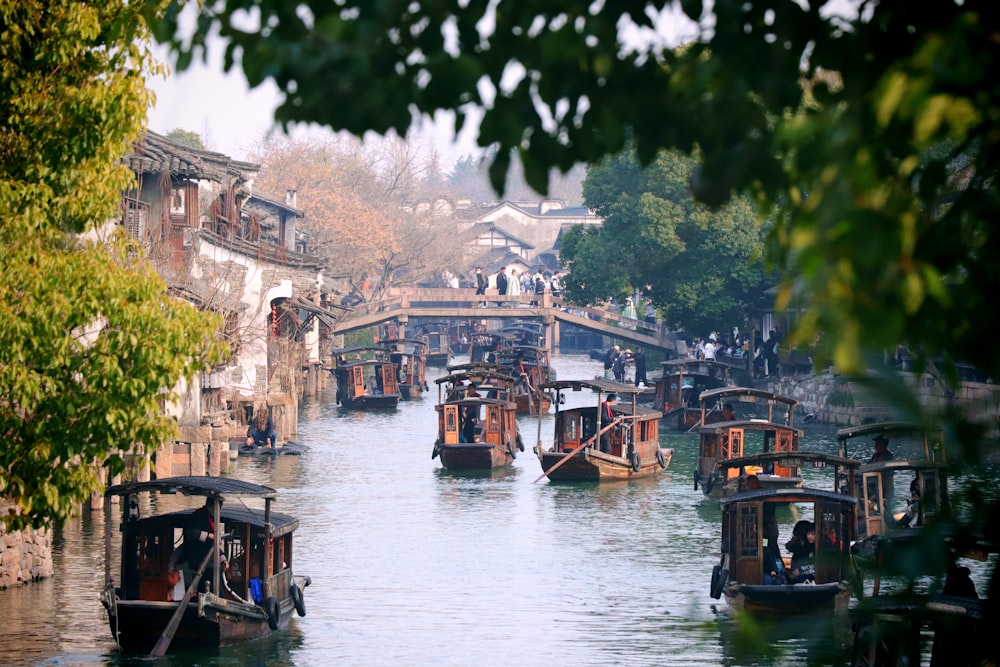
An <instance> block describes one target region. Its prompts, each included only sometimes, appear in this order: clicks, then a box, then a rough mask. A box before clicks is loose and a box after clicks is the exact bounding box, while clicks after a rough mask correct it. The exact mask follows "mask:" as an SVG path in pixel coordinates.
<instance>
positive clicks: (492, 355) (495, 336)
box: [469, 331, 514, 364]
mask: <svg viewBox="0 0 1000 667" xmlns="http://www.w3.org/2000/svg"><path fill="white" fill-rule="evenodd" d="M513 344H514V339H513V337H512V336H510V335H508V334H503V333H500V332H499V331H477V332H476V333H474V334H472V337H471V338H470V342H469V361H470V362H471V363H490V364H495V363H497V357H498V355H499V354H500V351H501V350H503V349H504V348H505V347H507V346H508V345H513Z"/></svg>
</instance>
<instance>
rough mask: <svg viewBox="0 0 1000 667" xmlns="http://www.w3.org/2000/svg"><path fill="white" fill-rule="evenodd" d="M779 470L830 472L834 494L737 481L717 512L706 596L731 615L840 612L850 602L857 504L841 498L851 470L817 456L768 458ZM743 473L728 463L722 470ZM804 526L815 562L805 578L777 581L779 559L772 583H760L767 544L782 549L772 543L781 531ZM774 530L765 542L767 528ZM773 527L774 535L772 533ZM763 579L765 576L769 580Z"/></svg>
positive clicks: (787, 565) (849, 464) (851, 464)
mask: <svg viewBox="0 0 1000 667" xmlns="http://www.w3.org/2000/svg"><path fill="white" fill-rule="evenodd" d="M760 456H761V457H762V458H767V457H774V458H776V459H777V460H778V461H780V462H781V464H782V465H783V466H784V467H787V468H800V467H803V466H806V465H809V466H812V467H816V468H822V469H827V470H830V471H832V473H833V485H832V486H833V489H832V490H825V489H819V488H811V487H801V488H794V487H780V488H770V489H766V488H760V487H759V486H758V485H757V484H756V483H751V482H752V478H751V477H743V478H742V479H741V482H740V486H739V487H738V488H737V489H735V490H734V491H732V492H731V493H728V494H727V495H726V496H725V497H724V498H722V500H721V501H720V504H721V506H722V530H721V542H720V545H721V548H720V562H719V564H718V565H716V566H715V567H714V568H713V570H712V580H711V585H710V592H711V595H712V597H713V598H716V599H719V598H721V597H723V596H725V598H726V601H727V602H728V603H729V604H730V605H731V606H733V607H734V608H739V609H744V610H746V611H748V612H752V613H763V614H799V613H806V612H814V611H818V610H823V609H831V610H835V609H836V610H840V611H846V609H847V606H848V602H849V599H850V594H851V584H850V581H851V580H852V578H853V575H852V572H851V560H850V544H851V540H852V539H853V538H854V532H853V531H854V525H855V514H854V513H855V509H856V507H857V502H858V500H857V497H855V496H852V495H847V494H845V493H842V491H841V489H842V488H851V485H852V484H853V483H854V481H855V475H856V470H857V467H858V463H857V462H856V461H851V460H849V459H843V458H840V457H837V456H830V455H826V454H822V453H819V452H797V453H774V452H772V453H770V454H762V455H760ZM729 466H731V467H733V468H737V467H742V463H740V462H735V461H730V462H727V463H726V464H725V465H724V466H723V469H726V468H727V467H729ZM803 518H808V519H811V521H812V522H813V525H814V534H815V554H814V558H813V560H812V561H810V562H808V565H809V567H810V568H812V573H811V574H807V572H808V571H807V570H806V569H805V567H803V570H802V571H800V572H799V575H800V578H798V579H791V578H788V579H786V578H785V576H784V574H783V573H787V572H789V571H790V569H791V565H792V564H791V562H790V561H789V559H788V558H787V557H785V556H784V555H783V553H782V552H781V550H780V548H779V551H778V552H777V553H778V554H779V555H782V560H783V562H782V566H781V568H775V570H774V571H775V572H776V573H777V578H776V581H768V578H769V576H765V572H764V569H765V561H764V558H765V554H766V553H767V552H766V551H765V548H766V547H767V546H768V539H775V540H776V542H777V544H779V545H781V544H783V542H784V540H781V539H780V538H779V537H778V535H779V534H780V533H781V532H782V530H781V524H782V523H785V524H787V526H788V529H787V531H786V532H785V539H786V540H787V538H788V536H790V532H791V530H790V529H791V523H792V522H793V521H794V520H796V519H803ZM768 525H771V526H772V527H773V528H772V529H773V531H774V532H773V533H772V536H771V537H770V538H769V537H768V531H767V526H768ZM774 526H777V527H774ZM768 575H769V573H768Z"/></svg>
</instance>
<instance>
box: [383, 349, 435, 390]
mask: <svg viewBox="0 0 1000 667" xmlns="http://www.w3.org/2000/svg"><path fill="white" fill-rule="evenodd" d="M379 345H381V346H382V347H385V348H386V349H387V350H389V361H391V362H392V364H393V365H394V366H395V367H396V369H397V380H398V382H397V384H398V385H399V393H400V395H401V396H402V397H403V398H404V399H407V400H408V399H411V398H420V397H421V396H423V394H424V392H425V391H427V389H428V386H427V371H426V369H427V343H426V342H424V341H423V340H418V339H416V338H387V339H384V340H380V341H379Z"/></svg>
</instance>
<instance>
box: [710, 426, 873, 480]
mask: <svg viewBox="0 0 1000 667" xmlns="http://www.w3.org/2000/svg"><path fill="white" fill-rule="evenodd" d="M728 423H730V424H731V423H733V422H728ZM771 462H774V463H777V464H778V465H780V466H783V467H786V468H804V467H807V464H808V465H810V466H813V467H817V468H818V467H825V466H824V464H825V465H836V466H843V467H845V468H854V469H858V468H860V467H861V462H860V461H855V460H854V459H845V458H843V457H841V456H834V455H832V454H824V453H822V452H803V451H794V452H761V453H759V454H748V455H746V456H740V457H739V458H735V459H727V460H724V461H719V462H718V463H717V464H716V465H717V466H718V467H719V468H742V467H744V466H759V465H762V464H764V463H771Z"/></svg>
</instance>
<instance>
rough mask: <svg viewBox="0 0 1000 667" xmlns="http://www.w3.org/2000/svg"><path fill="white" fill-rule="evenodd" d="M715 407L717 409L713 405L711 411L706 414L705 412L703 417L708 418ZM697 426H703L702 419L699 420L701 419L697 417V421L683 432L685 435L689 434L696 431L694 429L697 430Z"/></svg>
mask: <svg viewBox="0 0 1000 667" xmlns="http://www.w3.org/2000/svg"><path fill="white" fill-rule="evenodd" d="M716 407H718V406H715V405H713V406H712V409H711V410H709V411H708V412H706V413H705V416H706V417H707V416H709V415H710V414H712V413H713V412H715V408H716ZM699 426H704V424H703V423H702V419H701V417H698V421H697V422H695V423H694V424H692V425H691V428H689V429H688V430H686V431H685V433H690V432H691V431H693V430H695V429H696V428H698V427H699Z"/></svg>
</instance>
